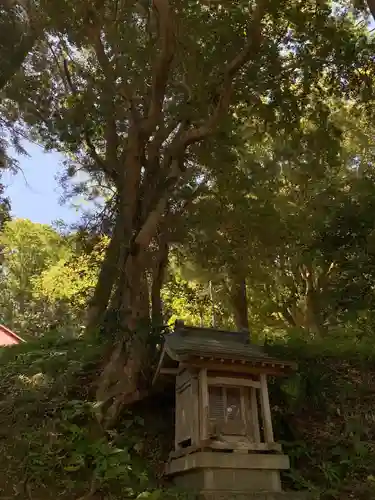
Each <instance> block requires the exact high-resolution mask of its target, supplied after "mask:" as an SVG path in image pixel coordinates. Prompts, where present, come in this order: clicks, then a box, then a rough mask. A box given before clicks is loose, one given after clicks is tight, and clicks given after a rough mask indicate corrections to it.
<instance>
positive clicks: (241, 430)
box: [154, 321, 295, 494]
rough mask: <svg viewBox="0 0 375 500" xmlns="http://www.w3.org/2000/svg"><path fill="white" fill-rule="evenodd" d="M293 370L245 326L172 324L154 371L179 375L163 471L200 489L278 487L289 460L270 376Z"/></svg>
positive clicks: (271, 489) (230, 490) (184, 484)
mask: <svg viewBox="0 0 375 500" xmlns="http://www.w3.org/2000/svg"><path fill="white" fill-rule="evenodd" d="M294 368H295V365H294V363H290V362H286V361H280V360H277V359H273V358H271V357H270V356H268V355H267V354H266V353H265V352H264V350H263V349H262V348H260V347H259V346H256V345H254V344H251V343H250V338H249V333H248V332H229V331H221V330H214V329H206V328H195V327H188V326H185V325H184V324H183V322H180V321H178V322H176V326H175V330H174V332H173V333H171V334H168V335H166V336H165V342H164V346H163V349H162V353H161V357H160V361H159V365H158V368H157V371H156V374H155V377H154V383H155V382H156V381H157V380H160V378H161V377H165V376H173V377H175V380H176V409H175V449H174V450H173V451H172V453H171V454H170V457H169V461H168V463H167V466H166V474H167V475H169V476H171V477H172V478H173V480H174V482H175V483H176V485H178V486H181V487H183V488H186V489H189V490H194V491H198V492H200V493H202V494H205V493H207V494H209V493H212V492H221V493H228V494H229V493H236V492H237V493H241V494H243V493H245V494H246V493H250V492H260V491H262V492H281V483H280V470H283V469H288V468H289V459H288V457H287V456H286V455H284V454H283V453H282V450H281V446H280V444H278V443H276V442H275V439H274V433H273V429H272V419H271V408H270V402H269V396H268V387H267V376H268V375H274V376H277V375H282V374H285V373H287V372H290V371H291V370H293V369H294Z"/></svg>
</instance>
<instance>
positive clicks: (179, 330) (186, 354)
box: [163, 321, 295, 368]
mask: <svg viewBox="0 0 375 500" xmlns="http://www.w3.org/2000/svg"><path fill="white" fill-rule="evenodd" d="M163 352H164V354H166V355H167V356H168V357H169V358H170V359H171V360H173V361H186V360H187V359H188V358H192V357H199V358H211V359H220V360H231V361H238V362H256V363H261V364H265V365H270V364H272V365H278V366H282V367H285V368H294V367H295V364H294V363H291V362H287V361H280V360H278V359H275V358H273V357H271V356H270V355H269V354H268V353H267V352H266V351H265V350H264V348H262V347H261V346H259V345H256V344H253V343H251V342H250V334H249V332H248V331H240V332H233V331H227V330H218V329H213V328H200V327H192V326H186V325H184V323H183V322H180V321H176V324H175V330H174V331H173V332H172V333H169V334H167V335H165V337H164V349H163Z"/></svg>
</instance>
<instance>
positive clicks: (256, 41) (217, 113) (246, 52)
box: [180, 0, 266, 148]
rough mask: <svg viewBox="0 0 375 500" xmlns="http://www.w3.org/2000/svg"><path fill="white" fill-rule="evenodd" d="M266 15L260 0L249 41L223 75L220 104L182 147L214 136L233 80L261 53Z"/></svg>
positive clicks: (186, 137) (189, 133) (183, 138)
mask: <svg viewBox="0 0 375 500" xmlns="http://www.w3.org/2000/svg"><path fill="white" fill-rule="evenodd" d="M265 13H266V0H259V1H258V4H257V6H256V8H255V9H254V11H253V16H252V20H251V21H250V23H249V26H248V28H247V33H248V36H247V41H246V44H245V46H244V47H243V49H242V50H241V52H240V53H239V54H237V55H236V57H234V59H232V61H230V62H229V63H228V64H227V66H226V68H225V70H224V75H223V84H222V87H221V89H220V90H219V92H218V103H217V105H216V108H215V110H214V112H213V113H212V115H211V116H210V117H209V118H208V119H207V121H206V122H205V123H204V124H203V125H201V126H200V127H195V128H193V129H190V130H187V131H186V132H185V133H184V134H182V136H181V138H180V142H181V147H183V148H185V147H187V146H189V145H190V144H193V143H195V142H198V141H201V140H202V139H204V138H205V137H207V136H208V135H210V134H212V132H213V131H214V128H215V127H216V126H217V123H218V121H219V119H220V117H221V115H222V114H223V113H224V112H226V111H227V109H228V107H229V104H230V99H231V94H232V87H233V80H234V77H235V76H236V74H237V73H238V71H239V70H240V69H241V68H242V67H243V66H244V65H245V64H246V63H247V62H248V61H249V60H250V59H251V58H252V57H253V56H255V54H256V53H257V52H258V51H259V48H260V45H261V41H262V26H261V25H262V19H263V17H264V15H265Z"/></svg>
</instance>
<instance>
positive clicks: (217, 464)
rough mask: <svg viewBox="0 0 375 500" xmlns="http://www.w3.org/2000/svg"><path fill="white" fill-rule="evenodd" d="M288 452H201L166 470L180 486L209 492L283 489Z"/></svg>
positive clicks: (172, 464) (188, 456)
mask: <svg viewBox="0 0 375 500" xmlns="http://www.w3.org/2000/svg"><path fill="white" fill-rule="evenodd" d="M288 468H289V458H288V457H287V456H286V455H281V454H279V455H272V454H246V455H245V454H242V453H221V452H198V453H192V454H191V455H187V456H185V457H180V458H177V459H175V460H172V461H170V462H169V464H168V465H167V469H166V473H167V474H168V475H169V476H172V477H173V481H174V483H175V484H176V486H178V487H180V488H183V489H187V490H191V491H192V490H194V491H196V492H205V491H212V490H216V491H228V492H230V491H242V492H249V493H250V492H258V491H268V492H280V491H281V483H280V470H285V469H288Z"/></svg>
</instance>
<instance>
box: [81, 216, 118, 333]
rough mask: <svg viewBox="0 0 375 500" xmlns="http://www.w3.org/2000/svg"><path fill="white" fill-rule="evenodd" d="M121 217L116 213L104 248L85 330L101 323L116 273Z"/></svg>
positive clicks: (89, 329)
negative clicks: (110, 235)
mask: <svg viewBox="0 0 375 500" xmlns="http://www.w3.org/2000/svg"><path fill="white" fill-rule="evenodd" d="M122 224H123V219H122V217H121V213H120V212H118V213H117V215H116V222H115V227H114V230H113V234H112V238H111V240H110V242H109V245H108V247H107V249H106V252H105V256H104V261H103V263H102V265H101V268H100V273H99V277H98V282H97V284H96V287H95V291H94V296H93V297H92V299H91V303H90V306H89V310H88V315H87V330H88V331H92V330H94V329H96V328H98V327H99V326H100V325H101V324H102V320H103V318H104V314H105V312H106V310H107V307H108V304H109V301H110V298H111V294H112V290H113V287H114V284H115V281H116V275H117V273H118V260H119V253H120V245H121V237H122Z"/></svg>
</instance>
